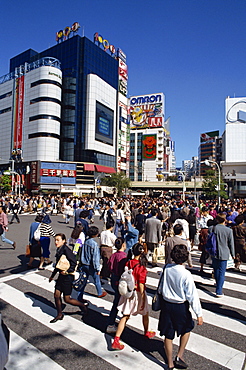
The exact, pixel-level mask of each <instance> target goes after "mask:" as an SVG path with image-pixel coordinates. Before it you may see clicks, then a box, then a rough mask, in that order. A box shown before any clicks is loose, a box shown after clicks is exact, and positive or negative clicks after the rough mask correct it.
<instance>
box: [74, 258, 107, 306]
mask: <svg viewBox="0 0 246 370" xmlns="http://www.w3.org/2000/svg"><path fill="white" fill-rule="evenodd" d="M81 271H82V272H85V273H86V280H87V279H88V277H89V275H91V276H92V277H93V280H94V284H95V286H96V289H97V295H101V294H102V287H101V281H100V275H98V274H97V271H96V270H95V269H94V267H92V266H88V265H83V266H82V267H81ZM85 287H86V284H85V285H84V287H83V289H82V290H81V291H80V292H79V294H78V300H79V301H80V300H82V298H83V294H84V290H85Z"/></svg>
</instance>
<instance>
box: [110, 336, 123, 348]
mask: <svg viewBox="0 0 246 370" xmlns="http://www.w3.org/2000/svg"><path fill="white" fill-rule="evenodd" d="M124 347H125V346H124V344H121V343H120V342H119V339H115V338H114V341H113V344H112V349H114V350H117V351H121V350H122V349H124Z"/></svg>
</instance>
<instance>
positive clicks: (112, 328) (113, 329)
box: [106, 325, 117, 334]
mask: <svg viewBox="0 0 246 370" xmlns="http://www.w3.org/2000/svg"><path fill="white" fill-rule="evenodd" d="M116 331H117V327H116V326H115V325H108V326H107V329H106V333H108V334H112V333H116Z"/></svg>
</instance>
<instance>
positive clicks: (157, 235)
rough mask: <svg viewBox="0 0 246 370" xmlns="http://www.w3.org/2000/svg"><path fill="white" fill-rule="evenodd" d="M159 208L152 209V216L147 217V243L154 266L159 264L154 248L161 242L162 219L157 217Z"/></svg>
mask: <svg viewBox="0 0 246 370" xmlns="http://www.w3.org/2000/svg"><path fill="white" fill-rule="evenodd" d="M156 215H157V210H156V209H155V208H153V209H152V210H151V217H150V218H147V219H146V222H145V242H146V243H147V248H148V254H149V252H151V253H152V266H153V267H154V266H157V263H156V262H157V261H156V260H155V257H154V254H153V252H154V249H155V248H156V247H157V246H158V244H159V243H160V242H161V229H162V225H161V221H160V220H158V219H157V218H156Z"/></svg>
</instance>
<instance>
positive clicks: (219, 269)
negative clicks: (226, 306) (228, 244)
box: [212, 257, 227, 295]
mask: <svg viewBox="0 0 246 370" xmlns="http://www.w3.org/2000/svg"><path fill="white" fill-rule="evenodd" d="M212 261H213V263H212V266H213V269H214V278H215V281H216V294H217V295H221V294H222V288H223V285H224V281H225V272H226V265H227V261H226V260H218V259H217V258H214V257H213V258H212Z"/></svg>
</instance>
